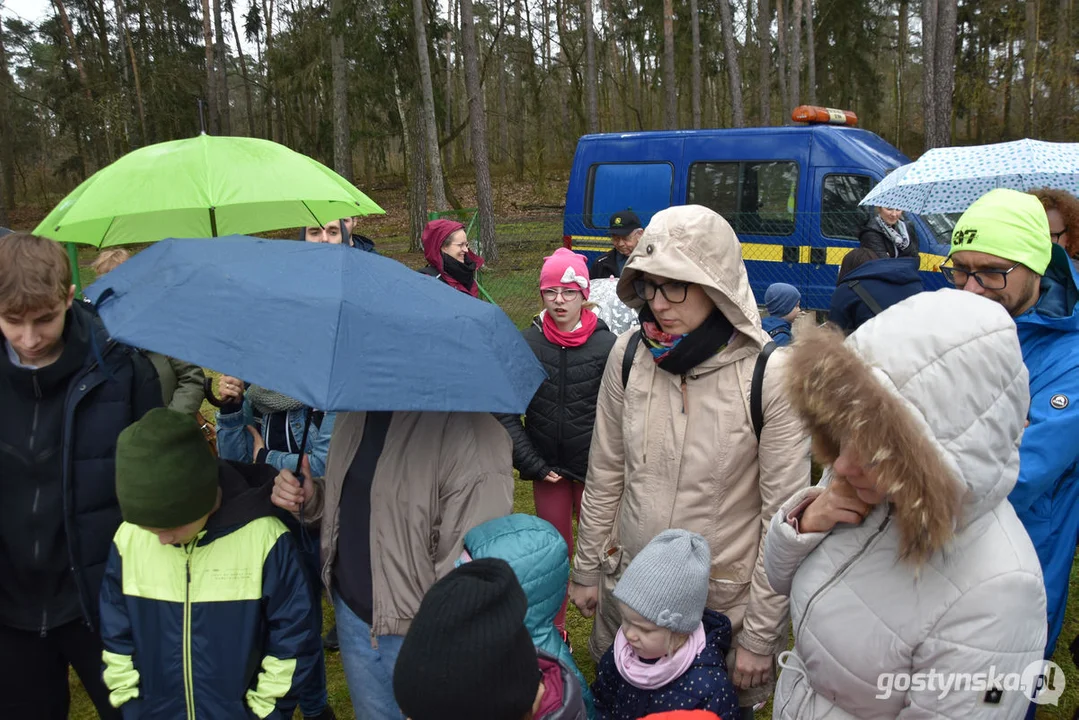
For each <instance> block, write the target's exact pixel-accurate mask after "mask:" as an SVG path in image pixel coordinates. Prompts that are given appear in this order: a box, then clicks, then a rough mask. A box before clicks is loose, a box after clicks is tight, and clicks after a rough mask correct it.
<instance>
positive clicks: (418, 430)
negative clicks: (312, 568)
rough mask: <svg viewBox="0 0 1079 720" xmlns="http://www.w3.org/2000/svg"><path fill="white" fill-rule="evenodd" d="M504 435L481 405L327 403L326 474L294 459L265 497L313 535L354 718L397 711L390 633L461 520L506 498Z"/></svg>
mask: <svg viewBox="0 0 1079 720" xmlns="http://www.w3.org/2000/svg"><path fill="white" fill-rule="evenodd" d="M512 451H513V448H512V444H511V442H510V438H509V435H508V433H507V432H506V430H505V428H503V427H502V425H501V424H500V423H499V422H498V421H497V420H495V418H494V417H493V416H492V415H490V414H488V413H456V412H366V413H365V412H347V413H338V418H337V423H336V426H335V428H334V433H333V439H332V441H331V443H330V453H329V456H328V458H327V461H326V473H325V477H319V476H318V474H317V473H312V472H311V467H310V464H309V463H308V462H307V461H306V458H305V460H304V464H303V467H302V470H301V477H302V478H303V482H302V483H301V482H300V479H299V478H298V477H297V476H296V474H295V473H293V472H292V471H291V469H289V468H286V469H283V470H281V471H280V472H279V473H278V475H277V477H276V479H275V480H274V490H273V494H272V496H271V500H272V501H273V503H274V504H275V505H277V506H278V507H280V508H283V509H285V510H288V511H289V512H291V513H293V515H295V516H296V517H297V519H300V517H301V516H300V514H299V513H300V509H301V506H302V508H303V515H302V519H303V521H304V522H306V523H309V524H311V525H319V526H320V527H321V535H322V580H323V582H324V583H325V584H326V587H327V588H328V589H329V590H330V591H331V594H332V596H333V603H334V611H335V616H336V620H337V631H338V639H339V641H340V645H341V660H342V664H343V665H344V668H345V677H346V680H347V682H348V686H349V692H350V694H351V696H352V705H353V708H354V709H355V712H356V717H357V718H359V719H360V720H388V719H390V718H400V717H402V715H401V711H400V710H399V709H398V707H397V703H396V700H395V699H394V694H393V669H394V664H395V662H396V660H397V654H398V652H399V651H400V649H401V643H402V641H403V639H404V635H405V633H406V632H407V631H408V628H409V625H410V624H411V622H412V619H413V617H414V616H415V613H416V611H417V610H418V609H419V606H420V601H421V599H422V598H423V595H424V594H425V593H426V592H427V589H428V588H429V587H431V585H432V584H434V582H435V581H436V580H437V579H439V578H441V577H443V576H444V575H446V574H447V573H449V572H450V571H451V570H452V569H453V567H454V563H455V561H456V560H457V558H458V557H460V555H461V550H462V547H463V543H464V536H465V533H467V532H468V531H469V530H471V529H472V528H473V527H475V526H476V525H479V524H481V523H483V522H486V521H487V520H491V519H493V518H496V517H502V516H504V515H508V514H509V513H510V512H511V511H512V509H513V464H512Z"/></svg>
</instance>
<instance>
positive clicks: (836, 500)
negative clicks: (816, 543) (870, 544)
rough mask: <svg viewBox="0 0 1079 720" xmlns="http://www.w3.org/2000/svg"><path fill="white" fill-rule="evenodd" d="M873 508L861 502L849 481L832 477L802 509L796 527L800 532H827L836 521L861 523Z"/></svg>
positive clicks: (853, 523) (852, 523)
mask: <svg viewBox="0 0 1079 720" xmlns="http://www.w3.org/2000/svg"><path fill="white" fill-rule="evenodd" d="M872 509H873V506H872V505H869V504H868V503H865V502H863V501H862V500H861V499H860V498H859V497H858V494H857V493H856V492H855V491H854V488H852V487H851V486H850V483H848V482H846V481H845V480H841V479H839V478H837V477H833V478H832V481H831V482H830V483H829V484H828V487H826V488H825V489H824V492H822V493H821V494H820V495H818V496H817V497H816V498H815V499H814V500H813V502H812V503H810V504H809V506H808V507H807V508H806V509H805V510H803V511H802V517H801V519H799V521H798V529H799V530H800V531H802V532H807V533H809V532H828V531H830V530H831V529H832V528H834V527H835V526H836V524H838V523H849V524H851V525H861V524H862V521H863V520H865V516H866V515H868V514H869V511H870V510H872Z"/></svg>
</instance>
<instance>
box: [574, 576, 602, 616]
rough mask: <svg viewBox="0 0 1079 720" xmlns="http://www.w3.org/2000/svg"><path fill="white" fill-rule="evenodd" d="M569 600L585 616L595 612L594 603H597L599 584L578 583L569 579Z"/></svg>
mask: <svg viewBox="0 0 1079 720" xmlns="http://www.w3.org/2000/svg"><path fill="white" fill-rule="evenodd" d="M569 600H570V602H571V603H573V604H574V605H576V606H577V609H578V610H580V611H581V615H583V616H585V617H586V618H588V617H592V616H593V615H595V614H596V605H598V604H599V585H591V586H589V585H578V584H577V583H575V582H572V581H570V584H569Z"/></svg>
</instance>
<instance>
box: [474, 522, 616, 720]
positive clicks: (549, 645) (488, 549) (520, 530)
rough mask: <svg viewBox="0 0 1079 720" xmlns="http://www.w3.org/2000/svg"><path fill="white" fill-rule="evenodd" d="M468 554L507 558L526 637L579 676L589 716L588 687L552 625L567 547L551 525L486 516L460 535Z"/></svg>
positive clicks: (565, 578) (562, 592)
mask: <svg viewBox="0 0 1079 720" xmlns="http://www.w3.org/2000/svg"><path fill="white" fill-rule="evenodd" d="M464 544H465V550H466V551H467V552H468V554H469V555H470V556H471V557H472V558H473V559H477V558H491V557H493V558H500V559H502V560H505V561H506V562H507V563H509V565H510V567H512V568H513V572H514V573H515V574H516V575H517V580H518V582H520V583H521V587H522V588H524V591H525V595H526V596H527V597H528V612H527V613H526V614H525V625H526V626H527V627H528V632H529V634H531V635H532V642H534V643H535V644H536V647H537V648H539V649H540V650H543V651H544V652H546V653H547V654H548V655H552V656H554V657H556V658H558V659H559V660H560V661H562V663H563V664H564V665H565V666H566V667H568V668H569V669H570V670H572V671H573V674H574V675H576V676H577V679H578V680H580V682H581V693H582V695H583V696H584V702H585V707H586V708H587V710H588V717H589V718H594V717H595V710H594V709H593V706H592V692H591V690H590V689H589V687H588V683H587V682H586V681H585V679H584V675H582V674H581V671H580V670H579V669H578V668H577V663H575V662H574V661H573V655H571V654H570V651H569V647H567V646H566V643H565V642H563V641H562V637H561V636H560V635H559V634H558V630H557V629H556V628H555V625H554V618H555V615H557V614H558V609H559V608H560V607H562V600H563V599H564V598H565V597H566V587H567V585H568V584H569V551H568V550H567V548H566V541H565V540H563V539H562V536H561V535H559V534H558V531H557V530H555V528H554V525H551V523H549V522H547V521H546V520H541V519H540V518H538V517H535V516H534V515H521V514H516V515H507V516H506V517H500V518H495V519H494V520H488V521H487V522H485V523H483V524H482V525H478V526H476V527H474V528H473V529H472V530H470V531H469V532H468V534H467V535H465V543H464Z"/></svg>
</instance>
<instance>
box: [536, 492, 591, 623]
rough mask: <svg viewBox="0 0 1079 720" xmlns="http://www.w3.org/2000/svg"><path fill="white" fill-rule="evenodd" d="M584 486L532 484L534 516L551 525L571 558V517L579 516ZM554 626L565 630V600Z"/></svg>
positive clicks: (564, 599)
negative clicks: (563, 542)
mask: <svg viewBox="0 0 1079 720" xmlns="http://www.w3.org/2000/svg"><path fill="white" fill-rule="evenodd" d="M583 495H584V484H583V483H579V482H573V481H572V480H566V479H563V480H559V481H558V482H556V483H549V482H546V481H543V480H538V481H536V482H533V483H532V498H533V499H534V500H535V501H536V515H537V516H538V517H540V518H542V519H543V520H546V521H547V522H549V523H551V524H552V525H554V526H555V529H556V530H558V534H559V535H561V536H562V539H563V540H565V541H566V548H567V549H568V550H569V556H570V559H571V560H572V558H573V515H574V514H577V515H580V514H581V497H582V496H583ZM554 624H555V626H556V627H557V628H558V629H559V630H562V631H565V629H566V598H563V600H562V607H561V608H560V609H559V611H558V615H557V616H556V617H555V620H554Z"/></svg>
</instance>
